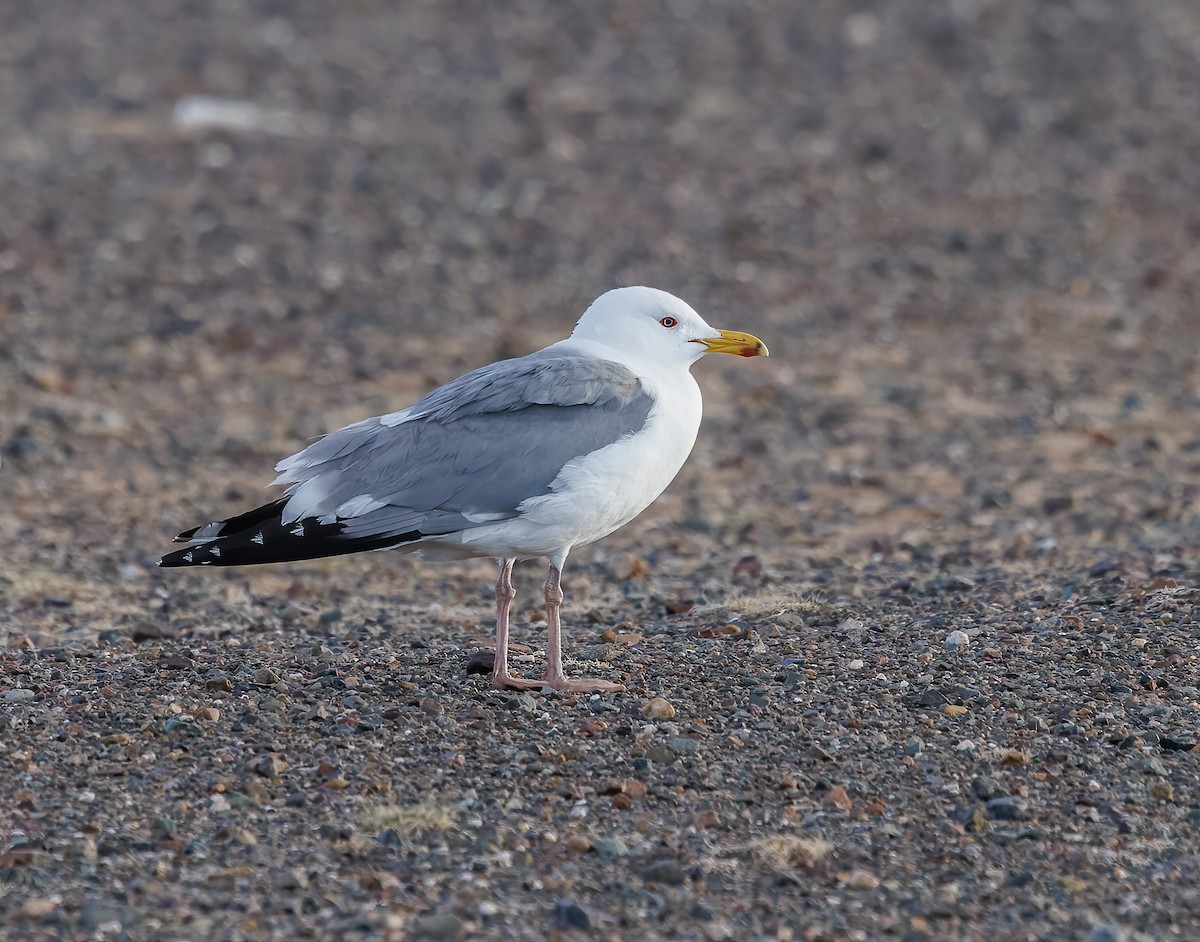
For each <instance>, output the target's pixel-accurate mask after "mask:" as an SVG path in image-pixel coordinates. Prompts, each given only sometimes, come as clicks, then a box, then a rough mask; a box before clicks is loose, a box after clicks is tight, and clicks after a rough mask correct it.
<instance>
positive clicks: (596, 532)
mask: <svg viewBox="0 0 1200 942" xmlns="http://www.w3.org/2000/svg"><path fill="white" fill-rule="evenodd" d="M706 353H734V354H738V355H740V356H745V357H754V356H766V355H767V347H766V345H765V344H764V343H763V342H762V341H761V340H759V339H758V338H757V337H753V336H751V335H750V334H745V333H741V332H739V331H733V330H716V329H714V328H712V327H709V326H708V324H706V323H705V322H704V319H703V318H701V317H700V315H699V314H697V313H696V312H695V311H693V310H692V309H691V308H690V307H689V306H688V305H687V304H685V303H684V302H683V301H681V300H679V298H676V297H674V296H672V295H670V294H667V293H666V292H665V291H658V290H656V289H654V288H617V289H616V290H613V291H609V292H607V293H606V294H604V295H601V296H600V298H598V299H597V300H596V301H595V302H593V303H592V305H591V307H589V308H588V309H587V310H586V311H585V312H584V314H583V317H581V318H580V319H579V323H578V324H576V325H575V330H574V331H573V332H572V333H571V336H570V337H568V338H567V339H566V340H561V341H559V342H558V343H555V344H551V345H550V346H549V347H546V348H545V349H544V350H539V351H537V352H536V353H531V354H529V355H528V356H523V357H518V358H517V359H514V360H501V361H500V362H499V363H493V364H491V365H490V366H484V367H481V368H480V369H477V370H473V371H472V372H470V373H467V374H466V375H465V376H460V377H459V378H458V379H456V380H454V381H453V382H450V383H447V384H446V385H445V386H442V387H441V388H440V389H435V390H434V391H433V392H431V393H429V394H428V395H426V396H425V397H424V398H422V399H421V400H419V401H418V402H417V403H416V404H415V405H412V406H409V407H408V408H407V409H401V410H400V411H399V412H391V413H389V414H387V415H381V416H376V417H374V418H370V419H364V420H363V421H362V422H356V423H354V424H353V425H347V426H346V427H345V428H343V429H339V430H338V431H336V432H331V433H330V434H328V435H326V436H324V437H323V438H319V439H317V440H316V441H315V442H313V443H312V444H311V445H309V446H308V447H307V448H305V449H304V450H303V451H301V452H298V453H297V454H294V455H292V456H291V457H290V458H285V459H284V460H283V461H281V462H279V464H277V465H276V466H275V470H276V471H278V472H279V477H277V478H276V479H275V480H274V482H272V483H273V484H278V485H282V486H283V487H284V493H283V496H282V497H280V498H279V499H277V500H274V501H272V502H271V503H269V504H264V505H263V506H262V507H258V508H256V509H254V510H251V511H248V512H246V513H243V514H239V515H238V516H236V517H230V518H229V519H227V520H220V521H216V522H214V523H208V524H205V525H204V526H200V527H195V528H194V529H191V530H187V531H185V532H183V533H181V534H179V536H177V537H176V538H175V539H176V542H183V543H186V544H187V546H186V547H184V548H183V549H181V550H177V551H175V552H173V553H169V554H168V555H166V556H164V557H163V558H162V560H161V561H160V562H159V565H160V566H245V565H250V564H253V563H278V562H287V561H289V560H297V559H315V558H318V557H322V556H338V555H341V554H343V553H357V552H360V551H362V550H386V549H394V550H399V551H401V552H406V553H413V554H415V555H417V556H418V557H421V558H424V559H465V558H468V557H473V556H492V557H495V559H496V560H497V561H498V562H499V564H500V575H499V578H498V579H497V580H496V659H495V664H494V666H493V668H492V684H493V685H494V686H496V687H517V688H540V687H551V688H553V689H555V690H561V691H565V692H572V693H575V692H586V691H594V690H623V689H624V688H623V687H622V686H621V685H620V684H614V683H611V682H609V681H606V680H598V679H595V678H576V679H568V678H567V676H566V675H565V674H564V673H563V666H562V637H561V626H560V623H559V617H558V611H559V607H560V606H561V604H562V599H563V593H562V588H561V587H560V582H559V580H560V577H561V575H562V568H563V565H564V563H565V562H566V559H567V555H568V554H569V553H570V552H571V550H572V549H574V548H575V547H576V546H585V545H586V544H588V543H593V542H595V541H596V540H598V539H600V538H601V537H603V536H607V535H608V534H610V533H612V532H613V531H614V530H616V529H618V528H620V527H623V526H624V525H625V524H627V523H629V521H630V520H632V519H633V518H634V517H636V516H637V515H638V514H640V513H641V512H642V511H643V510H645V509H646V508H647V507H648V506H649V505H650V504H651V503H652V502H653V501H654V499H655V498H656V497H658V495H659V494H661V493H662V492H663V490H664V489H665V488H666V486H667V485H668V484H670V483H671V480H672V479H673V478H674V477H675V475H676V474H677V473H678V472H679V469H680V468H681V467H682V466H683V462H684V461H685V460H686V459H687V456H688V454H689V453H690V452H691V450H692V445H693V444H694V443H695V441H696V433H697V431H698V430H699V428H700V414H701V411H702V405H703V404H702V402H701V399H700V388H699V387H698V386H697V385H696V381H695V380H694V379H692V374H691V373H690V372H689V369H690V367H691V365H692V364H693V363H695V362H696V361H697V360H698V359H700V358H701V357H702V356H704V355H705V354H706ZM534 556H546V557H548V558H549V560H550V574H549V577H548V578H547V580H546V587H545V597H546V628H547V633H548V635H549V637H548V640H547V642H546V670H545V672H544V673H543V674H542V676H541V677H540V678H539V679H537V680H530V679H526V678H523V677H514V676H513V675H512V674H510V673H509V671H508V616H509V609H510V608H511V606H512V601H513V597H514V596H515V594H516V591H515V590H514V588H513V584H512V568H513V564H514V563H515V562H516V561H517V560H518V559H528V558H530V557H534Z"/></svg>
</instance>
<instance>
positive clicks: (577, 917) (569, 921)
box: [554, 899, 592, 930]
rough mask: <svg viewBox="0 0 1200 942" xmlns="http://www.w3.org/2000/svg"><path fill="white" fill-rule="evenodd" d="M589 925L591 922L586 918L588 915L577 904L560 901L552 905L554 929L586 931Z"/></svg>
mask: <svg viewBox="0 0 1200 942" xmlns="http://www.w3.org/2000/svg"><path fill="white" fill-rule="evenodd" d="M591 925H592V921H591V920H590V919H589V918H588V914H587V913H586V912H584V911H583V908H582V907H580V905H579V904H578V903H574V902H572V901H571V900H568V899H560V900H559V901H558V902H557V903H555V904H554V928H555V929H559V930H564V929H588V928H590V927H591Z"/></svg>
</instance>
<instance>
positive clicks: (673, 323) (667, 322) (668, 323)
mask: <svg viewBox="0 0 1200 942" xmlns="http://www.w3.org/2000/svg"><path fill="white" fill-rule="evenodd" d="M659 323H660V324H662V325H663V327H668V328H670V327H678V326H679V321H677V320H676V319H675V318H673V317H672V316H671V315H670V314H668V315H667V316H666V317H663V318H660V319H659Z"/></svg>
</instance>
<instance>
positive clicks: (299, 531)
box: [291, 523, 304, 536]
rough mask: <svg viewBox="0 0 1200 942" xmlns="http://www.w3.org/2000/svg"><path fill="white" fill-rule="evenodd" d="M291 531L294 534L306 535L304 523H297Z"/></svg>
mask: <svg viewBox="0 0 1200 942" xmlns="http://www.w3.org/2000/svg"><path fill="white" fill-rule="evenodd" d="M291 533H292V536H304V524H302V523H298V524H296V526H294V527H292V530H291Z"/></svg>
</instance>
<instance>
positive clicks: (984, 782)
mask: <svg viewBox="0 0 1200 942" xmlns="http://www.w3.org/2000/svg"><path fill="white" fill-rule="evenodd" d="M971 794H973V795H974V796H975V797H976V798H978V799H979V800H980V801H990V800H991V799H993V798H999V797H1001V796H1003V795H1004V789H1003V788H1001V787H1000V783H999V782H997V781H996V780H995V779H994V778H992V777H991V776H990V775H977V776H976V777H975V778H974V779H973V780H972V781H971Z"/></svg>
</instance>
